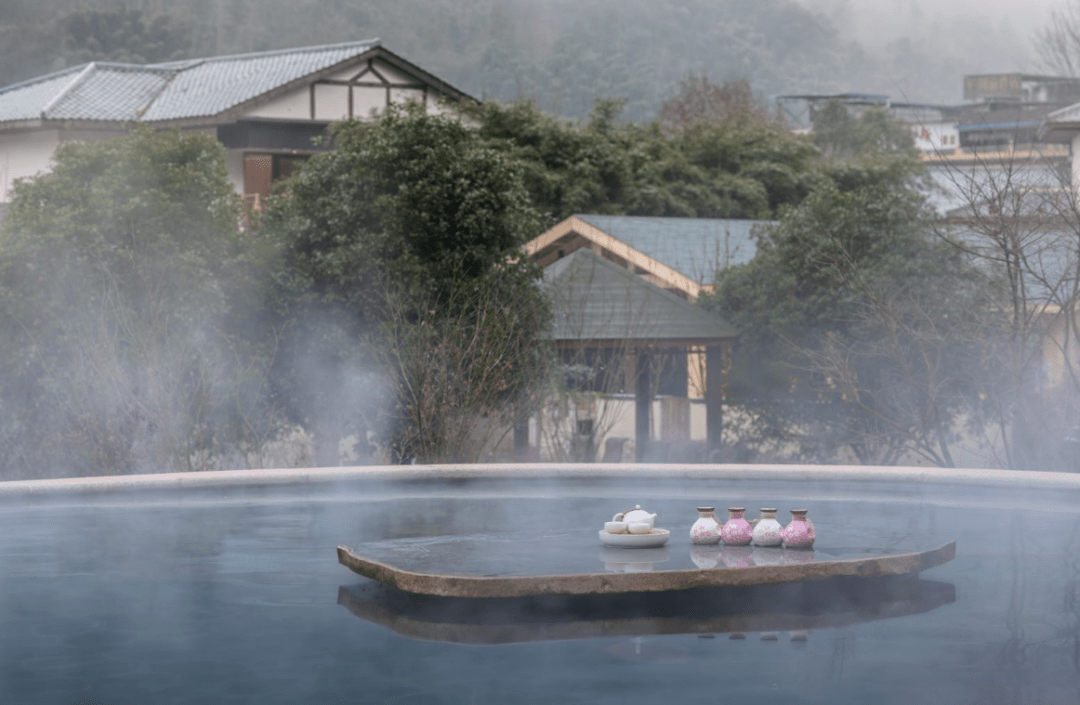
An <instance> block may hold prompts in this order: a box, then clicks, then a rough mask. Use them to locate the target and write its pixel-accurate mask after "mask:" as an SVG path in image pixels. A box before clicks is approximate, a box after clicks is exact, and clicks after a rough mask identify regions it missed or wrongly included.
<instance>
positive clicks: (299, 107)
mask: <svg viewBox="0 0 1080 705" xmlns="http://www.w3.org/2000/svg"><path fill="white" fill-rule="evenodd" d="M245 117H253V118H273V119H276V120H310V119H311V92H310V90H309V88H308V87H307V86H304V87H303V88H301V89H299V90H296V91H293V92H291V93H286V94H285V95H282V96H278V97H277V98H274V99H273V100H271V101H269V102H268V103H265V104H263V105H260V106H259V107H257V108H255V109H254V110H251V111H249V112H248V113H247V114H246V115H245Z"/></svg>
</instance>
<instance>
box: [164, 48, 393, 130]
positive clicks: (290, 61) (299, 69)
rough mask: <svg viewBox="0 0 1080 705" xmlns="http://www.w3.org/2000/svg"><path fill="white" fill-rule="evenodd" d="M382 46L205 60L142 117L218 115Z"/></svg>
mask: <svg viewBox="0 0 1080 705" xmlns="http://www.w3.org/2000/svg"><path fill="white" fill-rule="evenodd" d="M378 45H379V40H377V39H374V40H370V41H364V42H350V43H348V44H331V45H327V46H321V47H309V48H306V49H298V50H292V51H275V52H266V53H262V54H242V55H239V56H225V57H219V58H214V59H206V60H205V61H202V62H199V63H196V64H193V65H189V66H186V67H185V68H182V69H179V70H177V72H176V74H175V77H174V78H173V80H172V81H170V82H169V85H168V86H167V87H166V88H165V90H164V91H162V93H161V95H160V96H158V98H157V99H156V100H155V101H154V102H153V104H152V105H151V106H150V108H149V109H148V110H147V111H146V114H145V115H144V116H143V119H144V120H147V121H151V120H176V119H179V118H189V117H203V116H209V115H217V114H218V113H221V112H224V111H225V110H228V109H229V108H232V107H234V106H236V105H240V104H241V103H245V102H247V101H249V100H251V99H252V98H256V97H258V96H260V95H262V94H263V93H266V92H268V91H271V90H273V89H274V88H277V87H279V86H284V85H285V84H287V83H290V82H292V81H295V80H297V79H300V78H303V77H304V76H307V75H309V74H312V73H315V72H316V71H321V70H323V69H327V68H330V67H331V66H335V65H336V64H339V63H341V62H343V61H348V60H349V59H351V58H353V57H355V56H359V55H360V54H363V53H364V52H366V51H369V50H371V49H373V48H374V47H376V46H378Z"/></svg>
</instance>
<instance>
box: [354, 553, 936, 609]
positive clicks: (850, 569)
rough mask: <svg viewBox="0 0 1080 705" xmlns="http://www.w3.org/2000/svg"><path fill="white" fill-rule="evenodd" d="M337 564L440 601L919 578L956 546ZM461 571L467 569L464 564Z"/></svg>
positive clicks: (362, 558)
mask: <svg viewBox="0 0 1080 705" xmlns="http://www.w3.org/2000/svg"><path fill="white" fill-rule="evenodd" d="M337 554H338V561H339V562H340V563H341V564H342V565H343V566H345V567H347V568H349V569H350V570H352V571H354V572H356V573H358V574H360V575H362V576H364V577H366V578H371V579H372V580H377V581H379V582H381V583H384V584H386V585H389V586H391V587H394V588H397V589H399V590H403V591H405V592H411V593H417V594H421V595H439V596H444V597H468V598H497V597H526V596H535V595H602V594H617V593H631V592H666V591H672V590H689V589H693V588H702V587H718V586H727V587H732V586H748V585H767V584H774V583H786V582H798V581H813V580H824V579H826V578H837V577H862V578H872V577H886V576H900V575H910V574H913V573H918V572H921V571H924V570H927V569H928V568H933V567H934V566H938V565H941V564H943V563H947V562H948V561H951V560H952V559H953V558H955V557H956V543H955V542H950V543H948V544H945V545H944V546H939V547H936V548H932V549H929V550H925V551H917V552H911V553H900V554H890V555H878V556H872V557H867V558H835V559H834V558H826V559H824V560H812V561H810V562H807V563H793V564H787V565H751V566H747V567H745V568H723V569H716V568H707V569H702V568H697V569H682V570H657V571H647V572H627V573H618V572H615V573H599V572H595V573H593V572H590V573H576V574H560V573H547V574H543V573H541V574H537V575H479V574H473V575H469V574H467V573H466V574H461V573H458V574H448V573H441V574H436V573H420V572H416V571H412V570H405V569H402V568H400V567H397V566H394V565H390V564H388V563H385V562H382V561H378V560H373V559H371V558H367V557H365V556H363V555H360V554H358V553H357V552H355V551H354V550H353V549H351V548H349V547H347V546H338V548H337ZM461 569H462V570H464V571H467V570H468V565H467V563H463V564H462V565H461Z"/></svg>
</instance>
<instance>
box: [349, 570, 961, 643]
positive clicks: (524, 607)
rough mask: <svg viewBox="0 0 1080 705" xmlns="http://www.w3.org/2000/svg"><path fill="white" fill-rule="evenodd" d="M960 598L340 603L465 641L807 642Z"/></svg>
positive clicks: (768, 589) (914, 586)
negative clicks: (695, 637)
mask: <svg viewBox="0 0 1080 705" xmlns="http://www.w3.org/2000/svg"><path fill="white" fill-rule="evenodd" d="M955 600H956V589H955V588H954V587H953V585H952V584H951V583H942V582H937V581H933V580H922V579H919V578H914V577H906V578H876V579H867V578H833V579H829V580H820V581H814V582H808V583H783V584H777V585H757V586H752V587H724V588H698V589H693V590H680V591H677V592H667V593H648V594H644V593H636V594H617V595H551V596H543V597H528V598H498V599H476V598H453V597H432V596H427V595H416V594H412V593H406V592H402V591H400V590H395V589H393V588H389V587H386V586H384V585H382V584H380V583H376V582H374V581H365V582H363V583H359V584H357V585H351V586H341V587H340V588H339V589H338V604H340V605H343V606H344V607H346V608H347V609H348V610H349V612H351V613H352V614H354V615H356V616H357V617H360V618H361V619H364V620H367V621H369V622H373V623H375V624H380V625H382V626H385V627H388V628H389V629H391V630H393V631H395V632H397V633H398V634H401V635H403V636H407V637H410V638H413V639H422V640H427V641H442V642H451V643H461V644H505V643H512V642H528V641H550V640H562V639H596V638H605V637H616V636H628V635H632V636H642V635H659V634H694V633H696V634H723V633H729V634H731V635H733V636H734V635H737V634H742V635H745V634H747V633H758V632H760V633H763V634H773V635H775V633H776V632H779V631H790V632H791V633H792V636H791V639H792V641H805V640H806V633H807V631H808V630H811V629H825V628H830V627H838V626H847V625H852V624H859V623H862V622H869V621H874V620H881V619H892V618H895V617H902V616H906V615H913V614H921V613H924V612H929V611H931V610H933V609H936V608H938V607H940V606H942V605H945V604H949V603H951V602H953V601H955ZM773 638H775V636H774V637H773ZM766 640H768V639H766Z"/></svg>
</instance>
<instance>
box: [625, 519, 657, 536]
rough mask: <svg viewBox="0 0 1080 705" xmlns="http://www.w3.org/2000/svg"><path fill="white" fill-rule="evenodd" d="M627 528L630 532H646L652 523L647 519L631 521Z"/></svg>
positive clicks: (650, 529) (649, 529)
mask: <svg viewBox="0 0 1080 705" xmlns="http://www.w3.org/2000/svg"><path fill="white" fill-rule="evenodd" d="M627 528H628V529H630V533H631V534H647V533H649V532H650V531H652V525H651V524H649V522H647V521H632V522H630V525H629V526H628V527H627Z"/></svg>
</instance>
